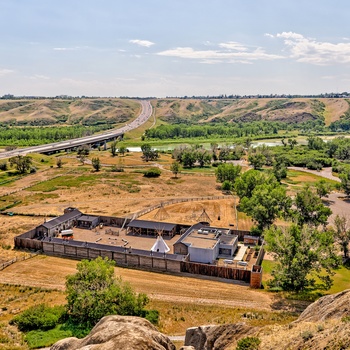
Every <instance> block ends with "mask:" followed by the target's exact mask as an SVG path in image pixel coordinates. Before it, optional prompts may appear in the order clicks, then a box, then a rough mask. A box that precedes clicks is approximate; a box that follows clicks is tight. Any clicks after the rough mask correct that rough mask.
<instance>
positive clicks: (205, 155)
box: [195, 148, 212, 168]
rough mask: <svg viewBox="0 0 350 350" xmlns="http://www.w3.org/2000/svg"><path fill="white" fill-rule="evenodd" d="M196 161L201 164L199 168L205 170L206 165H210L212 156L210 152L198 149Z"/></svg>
mask: <svg viewBox="0 0 350 350" xmlns="http://www.w3.org/2000/svg"><path fill="white" fill-rule="evenodd" d="M195 154H196V161H197V162H198V163H199V166H200V167H201V168H203V166H204V165H205V164H210V162H211V159H212V155H211V153H210V152H209V151H207V150H206V149H204V148H200V149H198V150H197V151H196V152H195Z"/></svg>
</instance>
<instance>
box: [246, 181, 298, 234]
mask: <svg viewBox="0 0 350 350" xmlns="http://www.w3.org/2000/svg"><path fill="white" fill-rule="evenodd" d="M291 205H292V200H291V199H290V197H287V194H286V189H285V188H284V187H282V186H281V185H279V184H278V183H277V182H276V183H270V184H265V183H264V184H262V185H258V186H256V187H255V188H254V190H253V192H252V196H251V197H250V198H248V197H244V198H242V200H241V202H240V208H241V209H242V211H244V212H245V213H246V214H248V215H249V216H251V217H252V218H253V220H254V221H255V222H256V223H257V232H260V233H262V231H263V230H264V229H265V228H268V227H270V226H271V224H272V223H273V222H274V221H275V220H276V219H277V218H278V217H281V216H287V215H288V213H289V209H290V207H291Z"/></svg>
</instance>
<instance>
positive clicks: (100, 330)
mask: <svg viewBox="0 0 350 350" xmlns="http://www.w3.org/2000/svg"><path fill="white" fill-rule="evenodd" d="M112 349H113V350H114V349H123V350H135V349H137V350H175V349H176V347H175V345H174V344H173V343H172V342H171V341H170V339H169V338H168V337H167V336H165V335H164V334H162V333H159V332H158V331H157V329H156V328H155V327H154V326H153V325H152V324H151V323H150V322H148V321H147V320H145V319H144V318H140V317H133V316H106V317H103V318H102V319H101V320H100V322H99V323H97V325H96V326H95V327H94V328H93V329H92V330H91V332H90V334H89V335H88V336H86V337H85V338H83V339H77V338H66V339H63V340H60V341H58V342H57V343H56V344H54V345H53V346H52V347H51V350H112Z"/></svg>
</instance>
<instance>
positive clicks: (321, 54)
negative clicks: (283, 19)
mask: <svg viewBox="0 0 350 350" xmlns="http://www.w3.org/2000/svg"><path fill="white" fill-rule="evenodd" d="M276 37H278V38H283V39H284V43H285V45H286V46H287V47H289V49H290V52H291V57H292V58H295V59H296V60H297V61H298V62H305V63H310V64H315V65H329V64H336V63H338V64H339V63H350V43H336V44H334V43H330V42H320V41H316V40H315V39H312V38H306V37H304V36H303V35H301V34H298V33H293V32H283V33H279V34H277V35H276Z"/></svg>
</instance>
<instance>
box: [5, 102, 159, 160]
mask: <svg viewBox="0 0 350 350" xmlns="http://www.w3.org/2000/svg"><path fill="white" fill-rule="evenodd" d="M138 102H139V103H140V104H141V112H140V114H139V116H138V117H137V118H136V119H134V120H133V121H131V122H130V123H129V124H126V125H125V126H123V127H122V128H119V129H113V130H108V131H105V132H103V133H101V134H96V135H91V136H85V137H80V138H77V139H71V140H65V141H60V142H54V143H48V144H46V145H40V146H33V147H27V148H19V149H15V150H12V151H7V152H2V153H0V159H4V158H10V157H14V156H17V155H27V154H29V153H42V154H51V153H55V152H57V151H69V150H72V149H75V148H77V147H79V146H83V145H89V146H92V147H94V146H98V145H103V144H106V143H107V142H109V141H113V140H116V139H118V138H119V139H120V138H123V136H124V134H125V132H127V131H131V130H133V129H136V128H138V127H139V126H140V125H142V124H144V123H145V122H146V121H147V120H148V119H149V118H150V117H151V115H152V105H151V103H150V101H147V100H138Z"/></svg>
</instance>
